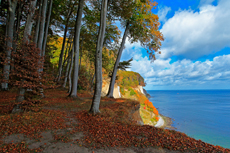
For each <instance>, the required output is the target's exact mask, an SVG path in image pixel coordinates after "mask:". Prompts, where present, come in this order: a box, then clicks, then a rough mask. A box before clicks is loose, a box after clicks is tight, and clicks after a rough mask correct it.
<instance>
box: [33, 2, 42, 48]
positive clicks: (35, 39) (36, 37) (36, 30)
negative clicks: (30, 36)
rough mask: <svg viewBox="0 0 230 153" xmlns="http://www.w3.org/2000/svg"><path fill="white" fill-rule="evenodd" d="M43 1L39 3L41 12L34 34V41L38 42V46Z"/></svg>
mask: <svg viewBox="0 0 230 153" xmlns="http://www.w3.org/2000/svg"><path fill="white" fill-rule="evenodd" d="M42 3H43V0H41V1H40V3H39V14H38V18H37V23H36V28H35V34H34V43H35V44H36V46H37V43H38V34H39V29H40V21H41V15H42Z"/></svg>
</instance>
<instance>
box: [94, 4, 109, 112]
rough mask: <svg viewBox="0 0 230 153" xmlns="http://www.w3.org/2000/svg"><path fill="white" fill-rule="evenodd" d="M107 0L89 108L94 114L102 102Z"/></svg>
mask: <svg viewBox="0 0 230 153" xmlns="http://www.w3.org/2000/svg"><path fill="white" fill-rule="evenodd" d="M107 2H108V0H102V6H101V17H100V28H99V34H98V39H97V47H96V56H95V57H96V58H95V75H96V87H95V91H94V96H93V101H92V105H91V108H90V110H89V112H90V113H92V114H97V113H100V111H99V106H100V102H101V89H102V48H103V41H104V35H105V28H106V15H107Z"/></svg>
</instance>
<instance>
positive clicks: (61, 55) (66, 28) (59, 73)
mask: <svg viewBox="0 0 230 153" xmlns="http://www.w3.org/2000/svg"><path fill="white" fill-rule="evenodd" d="M70 13H71V12H70ZM70 13H68V16H67V20H66V26H65V32H64V38H63V43H62V48H61V54H60V57H59V64H58V75H57V82H59V81H60V79H61V72H62V62H63V55H64V50H65V42H66V34H67V30H68V23H69V18H70V15H71V14H70Z"/></svg>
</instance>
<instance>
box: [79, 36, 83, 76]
mask: <svg viewBox="0 0 230 153" xmlns="http://www.w3.org/2000/svg"><path fill="white" fill-rule="evenodd" d="M82 52H83V37H82V41H81V52H80V63H79V72H80V70H81V58H82Z"/></svg>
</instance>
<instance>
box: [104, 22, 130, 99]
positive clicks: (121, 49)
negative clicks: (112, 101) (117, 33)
mask: <svg viewBox="0 0 230 153" xmlns="http://www.w3.org/2000/svg"><path fill="white" fill-rule="evenodd" d="M129 28H130V25H129V22H127V24H126V28H125V33H124V35H123V38H122V42H121V47H120V49H119V51H118V55H117V59H116V63H115V65H114V68H113V74H112V78H111V80H110V85H109V91H108V94H107V97H110V98H114V97H113V90H114V84H115V79H116V75H117V67H118V65H119V62H120V60H121V55H122V52H123V49H124V46H125V40H126V38H127V36H128V33H129Z"/></svg>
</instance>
